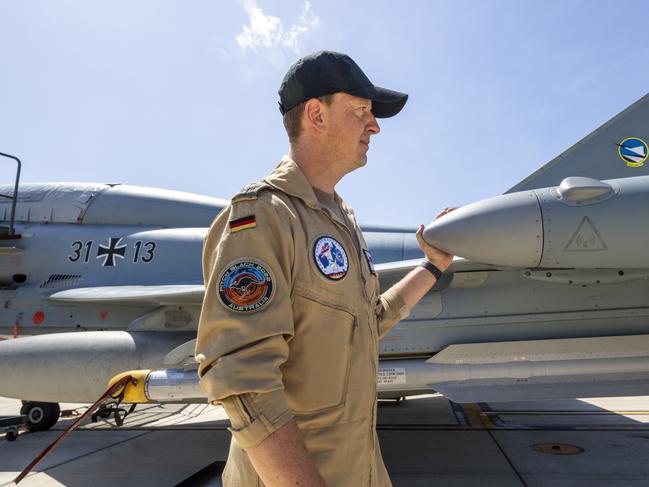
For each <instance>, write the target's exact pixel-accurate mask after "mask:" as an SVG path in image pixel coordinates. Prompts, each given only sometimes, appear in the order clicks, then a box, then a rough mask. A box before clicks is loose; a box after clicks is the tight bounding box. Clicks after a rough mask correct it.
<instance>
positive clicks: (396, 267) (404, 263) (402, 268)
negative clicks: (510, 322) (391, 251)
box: [376, 257, 506, 290]
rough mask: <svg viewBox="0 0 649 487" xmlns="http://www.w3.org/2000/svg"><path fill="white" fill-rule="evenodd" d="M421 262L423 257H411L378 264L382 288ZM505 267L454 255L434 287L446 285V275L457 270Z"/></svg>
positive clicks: (494, 269) (488, 269) (490, 269)
mask: <svg viewBox="0 0 649 487" xmlns="http://www.w3.org/2000/svg"><path fill="white" fill-rule="evenodd" d="M420 263H421V259H411V260H401V261H397V262H386V263H384V264H377V265H376V272H377V273H378V275H379V280H380V281H381V289H382V290H386V289H387V288H389V287H390V286H392V285H393V284H395V283H396V282H398V281H399V280H400V279H401V278H402V277H403V276H405V275H406V274H407V273H408V272H410V271H411V270H413V269H414V268H415V267H417V266H418V265H419V264H420ZM504 269H506V268H505V267H502V266H495V265H490V264H481V263H479V262H473V261H471V260H469V259H463V258H462V257H454V258H453V262H452V263H451V266H450V267H449V268H448V270H447V272H445V273H444V276H442V278H441V279H440V281H441V282H440V285H436V286H435V288H434V289H438V288H439V287H440V286H444V284H445V283H447V282H446V281H445V277H446V276H450V275H452V274H454V273H456V272H485V271H499V270H504Z"/></svg>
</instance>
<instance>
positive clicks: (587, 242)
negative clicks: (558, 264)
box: [563, 216, 606, 252]
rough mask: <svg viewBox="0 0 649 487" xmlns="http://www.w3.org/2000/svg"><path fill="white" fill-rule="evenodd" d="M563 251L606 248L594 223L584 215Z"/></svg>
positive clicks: (586, 250)
mask: <svg viewBox="0 0 649 487" xmlns="http://www.w3.org/2000/svg"><path fill="white" fill-rule="evenodd" d="M563 250H564V251H565V252H588V251H591V250H606V244H605V243H604V240H602V237H601V236H600V234H599V232H598V231H597V229H596V228H595V225H593V223H592V222H591V221H590V219H589V218H588V217H587V216H585V217H584V219H583V220H582V221H581V223H580V224H579V226H578V227H577V230H576V231H575V233H574V235H573V236H572V238H571V239H570V241H569V242H568V245H566V248H565V249H563Z"/></svg>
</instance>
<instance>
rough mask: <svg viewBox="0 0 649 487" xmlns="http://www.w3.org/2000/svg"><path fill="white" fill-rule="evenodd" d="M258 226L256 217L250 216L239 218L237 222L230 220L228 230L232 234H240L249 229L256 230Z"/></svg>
mask: <svg viewBox="0 0 649 487" xmlns="http://www.w3.org/2000/svg"><path fill="white" fill-rule="evenodd" d="M256 226H257V218H256V217H255V215H248V216H244V217H242V218H237V219H236V220H230V221H229V222H228V228H229V229H230V233H235V232H240V231H241V230H245V229H247V228H255V227H256Z"/></svg>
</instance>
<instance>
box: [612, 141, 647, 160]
mask: <svg viewBox="0 0 649 487" xmlns="http://www.w3.org/2000/svg"><path fill="white" fill-rule="evenodd" d="M617 153H618V154H619V155H620V158H621V159H622V160H623V161H624V162H625V163H626V165H627V166H629V167H642V166H644V163H645V161H646V160H647V157H648V156H649V150H647V143H646V142H645V141H644V140H642V139H639V138H637V137H629V138H627V139H624V140H623V141H622V142H620V143H619V144H617Z"/></svg>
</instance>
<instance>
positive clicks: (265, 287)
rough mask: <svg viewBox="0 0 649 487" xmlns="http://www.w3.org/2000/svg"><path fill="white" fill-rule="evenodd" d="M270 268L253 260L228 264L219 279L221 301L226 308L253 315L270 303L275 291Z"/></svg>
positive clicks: (241, 260) (245, 259)
mask: <svg viewBox="0 0 649 487" xmlns="http://www.w3.org/2000/svg"><path fill="white" fill-rule="evenodd" d="M274 284H275V282H274V279H273V275H272V274H271V272H270V267H269V266H268V264H266V263H265V262H261V261H258V260H256V259H252V258H249V257H247V258H243V259H238V260H235V261H234V262H231V263H230V264H228V266H227V267H226V269H225V270H224V271H223V274H221V278H220V279H219V299H220V300H221V303H222V304H223V306H225V307H226V308H228V309H230V310H232V311H237V312H239V313H251V312H253V311H257V310H258V309H259V308H261V307H262V306H264V305H265V304H267V303H269V302H270V300H271V299H272V297H273V293H274V290H275V285H274Z"/></svg>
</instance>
